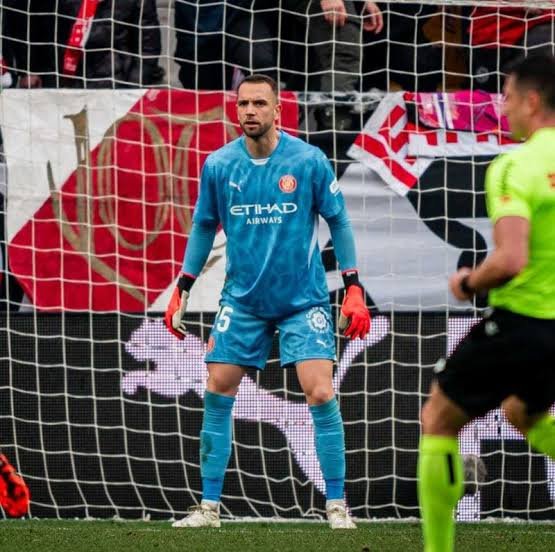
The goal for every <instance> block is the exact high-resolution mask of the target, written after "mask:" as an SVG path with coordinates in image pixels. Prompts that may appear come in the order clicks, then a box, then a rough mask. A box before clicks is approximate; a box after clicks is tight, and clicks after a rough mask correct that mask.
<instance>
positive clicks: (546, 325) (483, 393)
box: [418, 55, 555, 552]
mask: <svg viewBox="0 0 555 552" xmlns="http://www.w3.org/2000/svg"><path fill="white" fill-rule="evenodd" d="M504 111H505V114H506V116H507V118H508V121H509V125H510V128H511V132H512V134H513V136H514V137H515V138H516V139H517V140H525V143H524V144H523V145H522V146H521V147H520V148H518V149H516V150H513V151H511V152H510V153H506V154H503V155H500V156H498V157H497V158H496V159H495V160H494V161H493V163H492V164H491V165H490V167H489V168H488V171H487V175H486V204H487V208H488V214H489V217H490V219H491V221H492V223H493V236H494V243H495V247H494V250H493V252H492V253H491V254H490V255H489V256H488V257H487V258H486V259H485V260H484V261H483V262H482V263H481V264H480V265H478V266H477V267H476V268H474V269H471V268H467V267H463V268H460V269H459V270H458V271H457V272H456V273H455V274H453V275H452V276H451V278H450V279H449V287H450V290H451V292H452V293H453V295H454V296H455V297H456V298H457V299H459V300H460V301H470V300H472V298H473V297H474V296H475V295H476V294H482V293H486V292H489V305H490V307H491V309H490V311H489V312H487V313H486V315H485V316H484V318H483V319H482V321H481V322H479V323H478V324H477V325H476V326H474V327H473V328H472V330H471V331H470V332H469V333H468V335H467V336H466V337H465V339H464V340H463V341H462V342H461V343H460V344H459V346H458V347H457V348H456V349H455V351H454V352H453V354H452V355H451V356H450V357H449V358H448V359H447V360H445V359H440V360H439V361H438V363H437V364H436V366H435V368H434V372H435V381H434V382H433V383H432V388H431V395H430V398H429V399H428V401H427V402H426V404H425V405H424V407H423V409H422V416H421V419H422V437H421V441H420V456H419V462H418V495H419V501H420V509H421V516H422V526H423V534H424V550H425V551H426V552H450V551H452V550H453V549H454V539H455V522H454V519H453V514H454V510H455V507H456V505H457V501H458V500H459V498H461V496H462V491H463V466H462V462H461V457H460V455H459V449H458V441H457V435H458V433H459V431H460V429H461V428H462V427H463V426H464V425H465V424H466V423H468V422H469V421H471V420H472V419H474V418H476V417H479V416H483V415H484V414H486V413H487V412H488V411H489V410H491V409H493V408H496V407H498V406H499V405H502V407H503V409H504V411H505V414H506V415H507V418H508V420H509V421H510V422H511V423H512V424H513V425H514V426H515V427H516V428H517V429H518V430H519V431H521V432H522V434H523V435H524V436H525V437H526V439H527V440H528V442H529V443H530V445H531V446H532V447H533V449H535V450H537V451H539V452H542V453H544V454H546V455H548V456H550V457H551V458H553V459H555V417H553V416H551V415H550V414H549V409H550V407H551V406H552V405H553V403H554V402H555V369H554V367H553V358H554V357H555V155H554V154H553V152H554V151H555V58H554V57H553V56H548V55H537V56H534V57H529V58H526V59H525V60H523V61H520V62H518V63H517V64H516V65H514V67H513V68H512V69H510V72H509V77H508V79H507V82H506V84H505V103H504Z"/></svg>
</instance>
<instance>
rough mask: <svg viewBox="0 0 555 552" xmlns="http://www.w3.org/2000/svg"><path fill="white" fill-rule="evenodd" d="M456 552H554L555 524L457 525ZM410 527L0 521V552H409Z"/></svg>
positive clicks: (414, 532)
mask: <svg viewBox="0 0 555 552" xmlns="http://www.w3.org/2000/svg"><path fill="white" fill-rule="evenodd" d="M456 549H457V551H461V552H463V551H464V552H480V551H483V552H496V551H499V552H501V551H503V552H512V551H514V552H517V551H518V552H525V551H531V552H543V551H545V552H547V551H549V552H553V551H554V550H555V524H523V523H519V524H506V523H495V524H494V523H481V524H459V525H458V527H457V547H456ZM421 550H422V544H421V535H420V527H419V525H418V524H415V523H360V524H359V529H357V530H356V531H331V530H330V529H328V527H327V525H325V524H323V523H322V524H320V523H225V522H224V523H223V526H222V528H221V529H193V530H187V529H173V528H172V527H171V525H170V523H169V522H115V521H51V520H41V521H22V520H18V521H0V551H1V552H54V551H56V552H65V551H68V552H89V551H94V552H102V551H110V552H112V551H113V552H120V551H122V552H125V551H130V552H131V551H133V552H143V551H144V552H147V551H149V552H150V551H160V552H162V551H163V552H170V551H176V552H177V551H179V552H204V551H217V552H250V551H260V552H269V551H279V552H350V551H356V552H378V551H379V552H388V551H391V552H412V551H421Z"/></svg>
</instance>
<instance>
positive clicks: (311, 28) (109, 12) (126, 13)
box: [0, 0, 555, 126]
mask: <svg viewBox="0 0 555 552" xmlns="http://www.w3.org/2000/svg"><path fill="white" fill-rule="evenodd" d="M172 6H173V8H174V17H175V19H174V21H173V22H171V23H170V25H169V29H170V30H171V32H172V33H173V32H175V37H173V38H174V39H175V40H172V41H171V42H172V43H174V42H175V45H176V46H175V50H174V59H175V61H176V63H177V65H178V66H179V73H178V78H179V81H180V83H181V85H182V86H183V87H184V88H189V89H231V88H233V87H234V85H235V84H236V83H237V80H238V78H240V77H241V76H242V75H245V74H249V73H252V72H262V73H266V74H269V75H270V76H272V77H274V78H275V79H276V80H277V81H278V82H279V83H280V85H281V87H282V88H286V89H290V90H300V91H320V92H324V93H329V94H332V93H333V94H334V95H341V94H345V95H349V94H351V93H353V92H355V91H366V90H370V89H372V88H378V89H382V90H388V89H389V90H391V89H395V88H404V89H418V90H420V91H432V90H437V89H445V88H454V87H467V88H470V87H472V88H483V89H486V90H489V91H499V90H500V89H501V86H502V80H503V72H504V70H505V69H506V67H507V65H508V64H509V63H510V61H511V60H512V59H513V58H515V57H518V56H520V55H522V54H523V53H524V52H529V51H531V50H535V49H538V48H548V49H553V47H554V34H555V31H554V28H555V10H546V9H543V10H542V9H524V8H521V7H518V8H516V7H515V8H510V7H498V8H494V7H475V8H471V7H460V6H459V7H457V6H453V5H444V6H440V5H438V4H435V5H425V4H416V3H415V4H406V3H400V4H395V3H387V4H385V3H383V4H382V5H380V3H379V2H378V3H376V2H371V1H368V0H226V1H225V2H223V1H222V2H214V0H198V1H197V2H192V1H186V0H174V1H173V2H172ZM165 28H168V27H165ZM2 36H3V41H2V52H3V60H2V65H1V68H2V74H1V75H0V77H1V84H2V86H4V87H6V86H10V85H14V86H15V85H16V86H19V87H22V88H39V87H78V88H105V87H110V88H113V87H115V88H123V87H140V86H160V85H167V83H168V82H170V79H169V76H168V75H165V71H164V69H163V68H162V67H161V65H160V56H161V25H160V21H159V16H158V13H157V4H156V0H117V1H115V0H87V1H85V0H3V3H2ZM453 75H458V78H452V77H453ZM465 75H467V77H466V78H465ZM320 122H321V124H322V126H326V124H327V123H326V121H324V120H322V121H320ZM335 123H337V121H336V122H335Z"/></svg>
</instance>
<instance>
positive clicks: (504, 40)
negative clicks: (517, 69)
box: [470, 8, 555, 92]
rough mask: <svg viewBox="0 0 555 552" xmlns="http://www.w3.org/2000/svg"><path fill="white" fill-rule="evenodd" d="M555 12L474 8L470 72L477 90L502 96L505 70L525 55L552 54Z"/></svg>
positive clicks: (471, 25) (471, 28)
mask: <svg viewBox="0 0 555 552" xmlns="http://www.w3.org/2000/svg"><path fill="white" fill-rule="evenodd" d="M554 25H555V10H541V9H531V8H530V9H524V8H474V10H473V12H472V15H471V24H470V45H471V47H472V48H471V71H472V76H473V80H474V86H475V87H476V88H482V89H484V90H488V91H490V92H500V91H501V89H502V87H503V80H502V79H503V75H504V73H505V72H506V67H507V66H508V65H510V64H511V62H512V61H514V60H515V59H517V58H519V57H521V56H522V55H523V54H524V53H531V52H540V51H542V50H545V51H546V52H547V53H552V52H553V47H554Z"/></svg>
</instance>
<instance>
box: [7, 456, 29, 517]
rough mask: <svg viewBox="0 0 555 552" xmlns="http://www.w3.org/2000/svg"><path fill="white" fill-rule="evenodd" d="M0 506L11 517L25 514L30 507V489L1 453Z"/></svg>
mask: <svg viewBox="0 0 555 552" xmlns="http://www.w3.org/2000/svg"><path fill="white" fill-rule="evenodd" d="M0 506H2V508H3V509H4V511H5V512H6V514H8V515H9V516H11V517H21V516H24V515H25V514H26V513H27V510H28V509H29V489H28V487H27V485H26V484H25V481H23V478H22V477H21V476H20V475H18V474H17V472H16V471H15V468H14V467H13V466H12V465H11V464H10V463H9V462H8V459H7V458H6V457H5V456H4V455H3V454H0Z"/></svg>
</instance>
